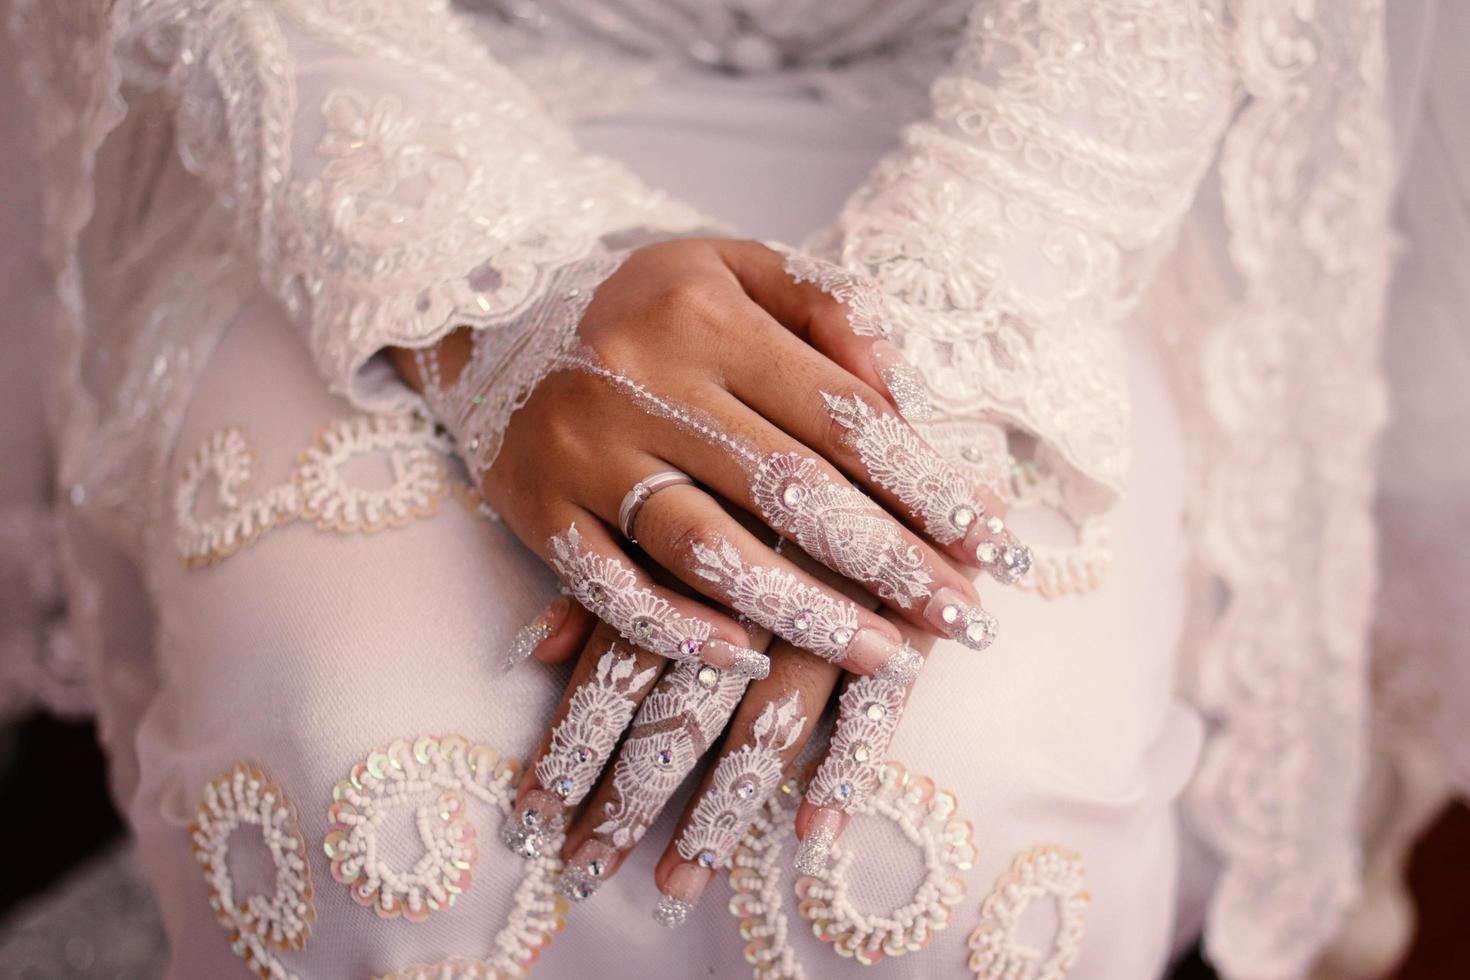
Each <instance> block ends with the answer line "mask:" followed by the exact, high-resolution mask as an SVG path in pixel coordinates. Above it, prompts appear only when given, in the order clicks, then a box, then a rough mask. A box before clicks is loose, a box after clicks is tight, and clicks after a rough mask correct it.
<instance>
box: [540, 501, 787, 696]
mask: <svg viewBox="0 0 1470 980" xmlns="http://www.w3.org/2000/svg"><path fill="white" fill-rule="evenodd" d="M548 544H549V547H550V549H551V557H550V562H551V567H552V568H554V569H555V570H556V572H557V574H558V575H560V576H561V578H562V581H563V582H565V583H566V585H567V588H568V589H569V590H570V591H571V594H572V597H573V598H574V599H576V600H577V601H578V602H580V603H581V604H582V605H584V606H586V607H587V608H588V609H589V610H590V611H591V612H593V613H595V614H596V615H597V617H598V618H599V619H601V620H602V621H603V622H605V623H607V624H608V625H609V626H611V627H612V628H613V629H615V630H617V631H618V632H619V633H620V634H621V635H622V637H623V639H625V640H627V641H628V642H629V643H631V644H633V645H634V646H637V647H642V648H643V649H645V650H648V651H650V652H652V653H657V654H659V655H660V656H663V657H667V658H669V659H670V660H690V659H693V660H698V659H699V655H700V652H701V651H702V650H704V649H705V647H706V645H708V644H711V643H723V641H720V640H711V639H710V634H711V632H712V628H711V627H710V624H709V623H708V622H706V621H704V620H702V619H695V618H693V617H691V616H685V615H683V614H681V613H680V612H679V611H678V610H676V609H675V608H674V606H673V604H672V603H670V602H669V601H668V600H667V599H665V598H663V597H662V596H660V595H659V594H658V593H656V592H655V591H653V590H652V589H650V588H648V587H647V586H643V585H639V584H638V578H637V576H636V575H635V574H634V572H633V570H632V568H630V567H629V566H628V565H626V564H624V563H623V562H621V561H619V560H618V559H616V558H612V557H608V556H606V555H599V554H597V553H596V552H594V551H592V550H591V549H589V548H587V547H585V546H584V545H583V544H582V535H581V533H580V532H579V531H578V530H577V526H576V525H575V524H573V525H572V526H571V527H568V528H567V529H566V530H565V531H563V532H562V533H561V534H558V535H555V536H554V537H552V538H551V540H550V542H549V543H548ZM726 645H727V646H728V644H726ZM732 649H734V650H735V660H734V662H733V663H732V664H731V667H730V670H731V671H734V672H740V673H744V674H746V675H747V676H764V672H765V671H766V670H769V661H768V660H767V659H766V657H765V656H764V655H762V654H760V653H757V652H756V651H754V650H746V649H736V648H733V647H732Z"/></svg>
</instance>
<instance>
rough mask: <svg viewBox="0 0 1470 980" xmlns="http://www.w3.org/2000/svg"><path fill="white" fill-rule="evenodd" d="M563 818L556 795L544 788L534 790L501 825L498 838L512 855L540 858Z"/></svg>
mask: <svg viewBox="0 0 1470 980" xmlns="http://www.w3.org/2000/svg"><path fill="white" fill-rule="evenodd" d="M564 820H565V816H564V813H563V809H562V805H561V803H560V802H559V801H558V800H557V798H556V797H554V796H552V795H551V794H550V793H548V792H546V791H545V790H543V789H533V790H531V791H530V792H529V793H527V794H526V797H525V799H523V800H522V801H521V805H520V806H518V807H516V808H515V810H514V811H513V812H512V813H511V815H510V817H509V818H508V819H507V820H506V821H505V823H504V824H502V825H501V828H500V839H501V841H502V842H503V843H504V844H505V846H506V847H507V848H508V849H509V850H510V852H511V853H512V854H518V855H520V856H521V857H524V858H534V857H540V856H541V854H542V852H543V851H544V850H545V849H546V844H547V842H548V841H550V840H551V838H552V836H554V835H555V834H556V833H557V832H558V831H560V830H561V828H562V823H563V821H564Z"/></svg>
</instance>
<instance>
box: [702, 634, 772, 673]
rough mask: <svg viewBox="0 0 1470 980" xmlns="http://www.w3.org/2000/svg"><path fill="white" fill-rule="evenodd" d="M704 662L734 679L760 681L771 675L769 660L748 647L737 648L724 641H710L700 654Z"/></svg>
mask: <svg viewBox="0 0 1470 980" xmlns="http://www.w3.org/2000/svg"><path fill="white" fill-rule="evenodd" d="M701 656H702V658H703V659H704V660H705V662H707V663H710V664H713V665H714V666H716V667H718V668H719V669H720V670H723V671H724V672H725V673H727V674H731V675H733V676H735V677H748V678H750V679H751V680H757V681H758V680H761V679H762V678H764V677H767V676H769V675H770V673H771V658H770V657H768V656H766V655H765V654H764V653H761V652H760V651H759V650H752V649H750V647H738V646H736V645H735V644H733V643H726V642H725V641H724V640H710V641H709V642H708V643H706V644H705V645H704V650H703V651H702V654H701Z"/></svg>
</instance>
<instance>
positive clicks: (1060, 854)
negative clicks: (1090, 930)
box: [969, 845, 1092, 980]
mask: <svg viewBox="0 0 1470 980" xmlns="http://www.w3.org/2000/svg"><path fill="white" fill-rule="evenodd" d="M1086 886H1087V870H1086V868H1084V867H1083V865H1082V858H1081V857H1079V856H1078V855H1077V854H1076V853H1074V852H1072V851H1068V850H1065V849H1063V848H1060V847H1053V846H1050V845H1047V846H1043V847H1038V848H1036V849H1035V850H1032V851H1028V852H1025V853H1023V854H1019V855H1017V857H1016V860H1015V863H1014V864H1013V865H1012V867H1011V870H1010V871H1008V872H1006V874H1004V875H1003V876H1001V878H1000V880H999V881H997V882H996V883H995V890H994V891H992V892H991V893H990V895H989V896H988V897H987V898H986V899H985V901H984V903H983V904H982V905H981V906H980V925H978V926H977V927H976V928H975V931H974V932H972V933H970V939H969V945H970V949H972V950H974V952H973V953H972V954H971V955H970V969H972V970H974V971H975V976H977V977H979V978H980V980H1062V978H1063V977H1065V976H1066V975H1067V972H1068V971H1069V970H1071V968H1072V964H1073V963H1075V962H1076V961H1077V954H1078V952H1079V949H1080V947H1081V944H1082V933H1083V930H1084V928H1085V926H1086V920H1087V907H1088V905H1089V903H1090V902H1091V901H1092V896H1091V895H1089V894H1088V893H1087V891H1086ZM1048 897H1049V898H1050V899H1051V900H1052V901H1053V902H1055V904H1056V918H1057V927H1056V932H1055V934H1054V935H1053V937H1052V940H1051V948H1050V949H1049V950H1042V949H1036V948H1034V947H1032V946H1030V945H1027V944H1026V943H1023V942H1022V941H1021V940H1020V938H1019V937H1018V935H1017V932H1018V927H1019V926H1020V923H1021V920H1022V918H1024V917H1025V914H1026V911H1027V909H1029V908H1030V906H1031V904H1032V903H1033V902H1035V901H1038V900H1040V899H1042V898H1048Z"/></svg>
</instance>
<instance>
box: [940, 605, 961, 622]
mask: <svg viewBox="0 0 1470 980" xmlns="http://www.w3.org/2000/svg"><path fill="white" fill-rule="evenodd" d="M960 615H961V610H960V607H959V606H957V605H955V604H954V603H952V602H951V603H949V604H947V605H946V606H945V607H944V608H943V609H941V610H939V618H940V619H942V620H944V625H946V626H953V625H954V624H955V623H958V622H959V621H960Z"/></svg>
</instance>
